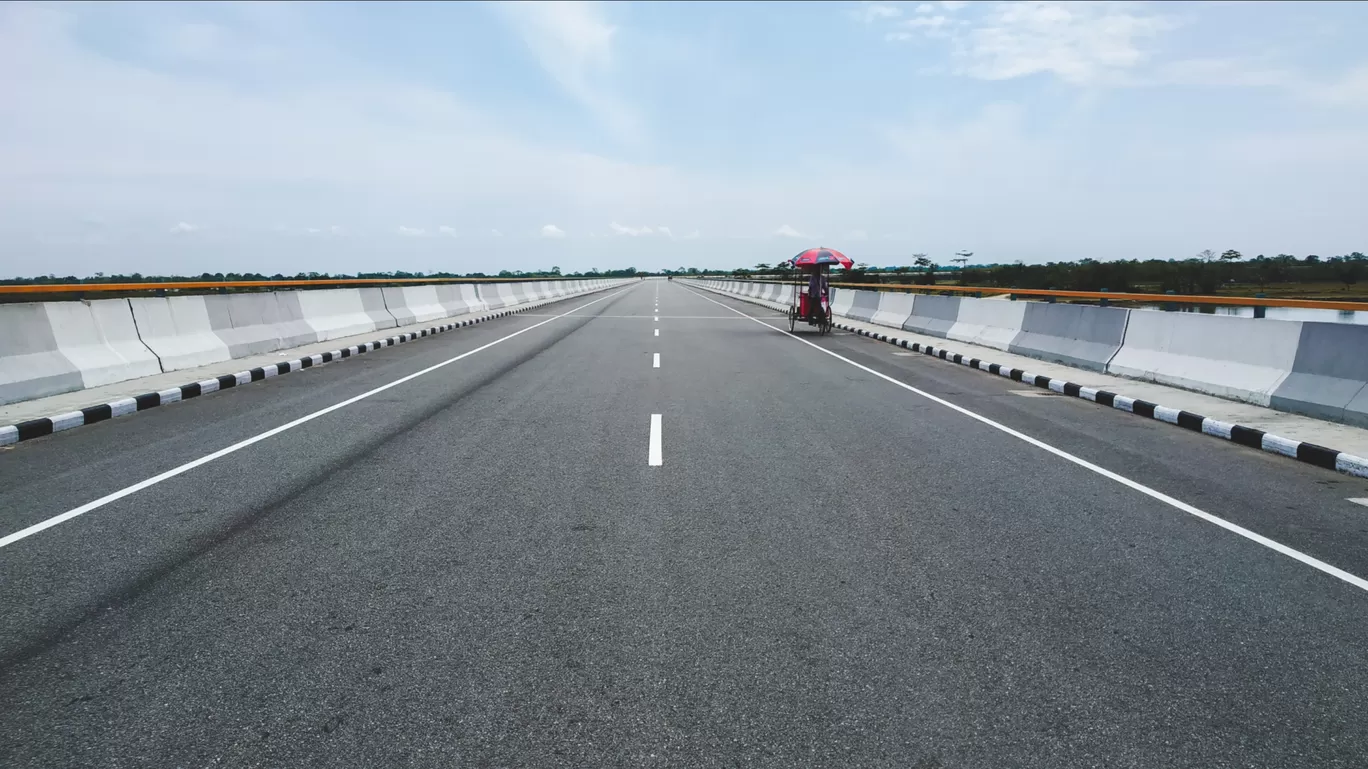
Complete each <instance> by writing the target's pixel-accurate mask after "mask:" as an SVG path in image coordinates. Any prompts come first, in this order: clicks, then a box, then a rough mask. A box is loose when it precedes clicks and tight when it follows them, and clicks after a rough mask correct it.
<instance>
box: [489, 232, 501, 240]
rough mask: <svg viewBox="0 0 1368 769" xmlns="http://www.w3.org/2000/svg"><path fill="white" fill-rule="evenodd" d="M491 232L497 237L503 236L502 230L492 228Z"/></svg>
mask: <svg viewBox="0 0 1368 769" xmlns="http://www.w3.org/2000/svg"><path fill="white" fill-rule="evenodd" d="M489 234H490V235H493V236H494V237H496V238H502V237H503V233H502V232H499V231H498V230H490V231H489Z"/></svg>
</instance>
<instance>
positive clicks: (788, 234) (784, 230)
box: [774, 224, 808, 238]
mask: <svg viewBox="0 0 1368 769" xmlns="http://www.w3.org/2000/svg"><path fill="white" fill-rule="evenodd" d="M774 234H775V236H776V237H780V238H806V237H808V236H807V235H804V234H803V233H801V232H799V231H798V230H795V229H794V228H792V227H790V226H789V225H787V224H781V225H779V229H777V230H775V231H774Z"/></svg>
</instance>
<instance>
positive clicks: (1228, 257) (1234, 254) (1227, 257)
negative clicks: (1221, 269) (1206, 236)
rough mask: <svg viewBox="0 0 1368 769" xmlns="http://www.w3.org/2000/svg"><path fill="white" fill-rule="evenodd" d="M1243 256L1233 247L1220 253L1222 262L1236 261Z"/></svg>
mask: <svg viewBox="0 0 1368 769" xmlns="http://www.w3.org/2000/svg"><path fill="white" fill-rule="evenodd" d="M1243 258H1244V255H1243V254H1241V253H1240V252H1239V251H1236V250H1235V249H1233V248H1232V249H1230V250H1229V251H1226V252H1225V253H1224V254H1221V261H1223V262H1238V261H1240V260H1241V259H1243Z"/></svg>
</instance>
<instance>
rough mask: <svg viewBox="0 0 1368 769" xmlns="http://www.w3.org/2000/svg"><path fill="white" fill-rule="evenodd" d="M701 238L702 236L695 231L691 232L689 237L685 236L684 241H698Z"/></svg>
mask: <svg viewBox="0 0 1368 769" xmlns="http://www.w3.org/2000/svg"><path fill="white" fill-rule="evenodd" d="M700 237H701V235H700V234H699V232H698V230H694V231H693V232H690V233H689V234H688V235H685V236H684V239H685V240H698V239H699V238H700Z"/></svg>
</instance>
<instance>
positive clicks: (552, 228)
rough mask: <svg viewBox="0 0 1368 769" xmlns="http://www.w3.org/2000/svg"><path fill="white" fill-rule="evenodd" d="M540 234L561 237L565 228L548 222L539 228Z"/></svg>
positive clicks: (563, 235) (544, 236)
mask: <svg viewBox="0 0 1368 769" xmlns="http://www.w3.org/2000/svg"><path fill="white" fill-rule="evenodd" d="M541 236H542V237H543V238H563V237H565V230H562V229H561V228H559V227H557V226H556V225H554V224H548V225H545V226H543V227H542V228H541Z"/></svg>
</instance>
